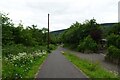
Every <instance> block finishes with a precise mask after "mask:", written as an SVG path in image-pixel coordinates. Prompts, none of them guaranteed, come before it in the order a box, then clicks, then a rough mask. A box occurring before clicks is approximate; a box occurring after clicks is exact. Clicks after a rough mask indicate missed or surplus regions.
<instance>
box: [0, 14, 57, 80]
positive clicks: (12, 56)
mask: <svg viewBox="0 0 120 80" xmlns="http://www.w3.org/2000/svg"><path fill="white" fill-rule="evenodd" d="M0 14H1V17H0V20H1V21H2V23H1V24H2V79H9V80H10V79H13V78H14V79H21V78H34V77H35V74H36V73H37V72H38V69H39V67H40V65H41V64H42V62H43V61H44V60H45V58H46V57H47V55H48V48H47V34H48V32H47V29H46V28H42V29H38V28H37V27H38V26H37V25H32V26H27V27H26V26H24V25H23V24H22V22H20V23H19V24H18V25H17V26H15V24H14V23H13V22H12V20H11V19H10V18H9V17H8V15H7V14H5V13H0ZM25 27H26V28H25ZM53 41H54V40H50V49H49V50H50V51H51V50H54V49H55V48H56V43H53Z"/></svg>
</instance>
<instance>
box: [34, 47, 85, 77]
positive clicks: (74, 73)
mask: <svg viewBox="0 0 120 80" xmlns="http://www.w3.org/2000/svg"><path fill="white" fill-rule="evenodd" d="M61 51H62V48H61V47H58V48H57V49H56V50H55V51H53V52H52V53H50V54H49V55H48V58H47V59H46V61H45V62H44V63H43V65H42V66H41V69H40V70H39V72H38V74H37V76H36V78H87V77H86V76H85V75H84V74H83V73H82V72H81V71H79V70H78V69H77V68H76V67H75V66H74V65H73V64H72V63H71V62H70V61H68V60H67V59H66V58H65V57H64V55H62V54H61Z"/></svg>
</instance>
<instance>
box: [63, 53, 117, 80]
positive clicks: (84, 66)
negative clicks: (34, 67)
mask: <svg viewBox="0 0 120 80" xmlns="http://www.w3.org/2000/svg"><path fill="white" fill-rule="evenodd" d="M62 54H63V55H64V56H65V57H66V58H67V59H68V60H69V61H70V62H72V63H73V64H74V65H75V66H76V67H78V68H79V69H80V70H82V72H84V73H85V74H86V75H87V76H88V77H89V78H94V79H95V80H96V79H99V78H104V79H106V80H108V79H110V78H112V79H114V80H119V77H118V73H113V72H110V71H108V70H105V69H103V68H102V67H101V66H100V65H99V63H98V62H96V63H93V62H91V61H89V60H86V59H81V58H79V57H77V56H76V55H75V54H71V53H70V52H62Z"/></svg>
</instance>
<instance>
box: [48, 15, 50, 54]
mask: <svg viewBox="0 0 120 80" xmlns="http://www.w3.org/2000/svg"><path fill="white" fill-rule="evenodd" d="M49 36H50V35H49V14H48V52H49V43H50V39H49V38H50V37H49Z"/></svg>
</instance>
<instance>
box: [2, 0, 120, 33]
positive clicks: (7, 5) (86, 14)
mask: <svg viewBox="0 0 120 80" xmlns="http://www.w3.org/2000/svg"><path fill="white" fill-rule="evenodd" d="M118 1H119V0H2V1H1V2H0V10H1V11H3V12H6V13H9V17H10V18H11V19H12V20H13V21H14V22H15V23H16V24H17V23H19V22H20V20H22V22H23V23H24V24H25V25H26V26H28V25H29V26H30V25H32V24H37V25H38V26H39V28H42V27H47V14H48V13H50V30H52V31H53V30H58V29H65V28H68V27H70V25H71V24H72V23H74V22H75V21H79V22H81V23H82V22H84V21H85V20H86V19H92V18H93V17H94V18H95V19H96V20H97V22H98V23H109V22H117V20H118Z"/></svg>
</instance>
